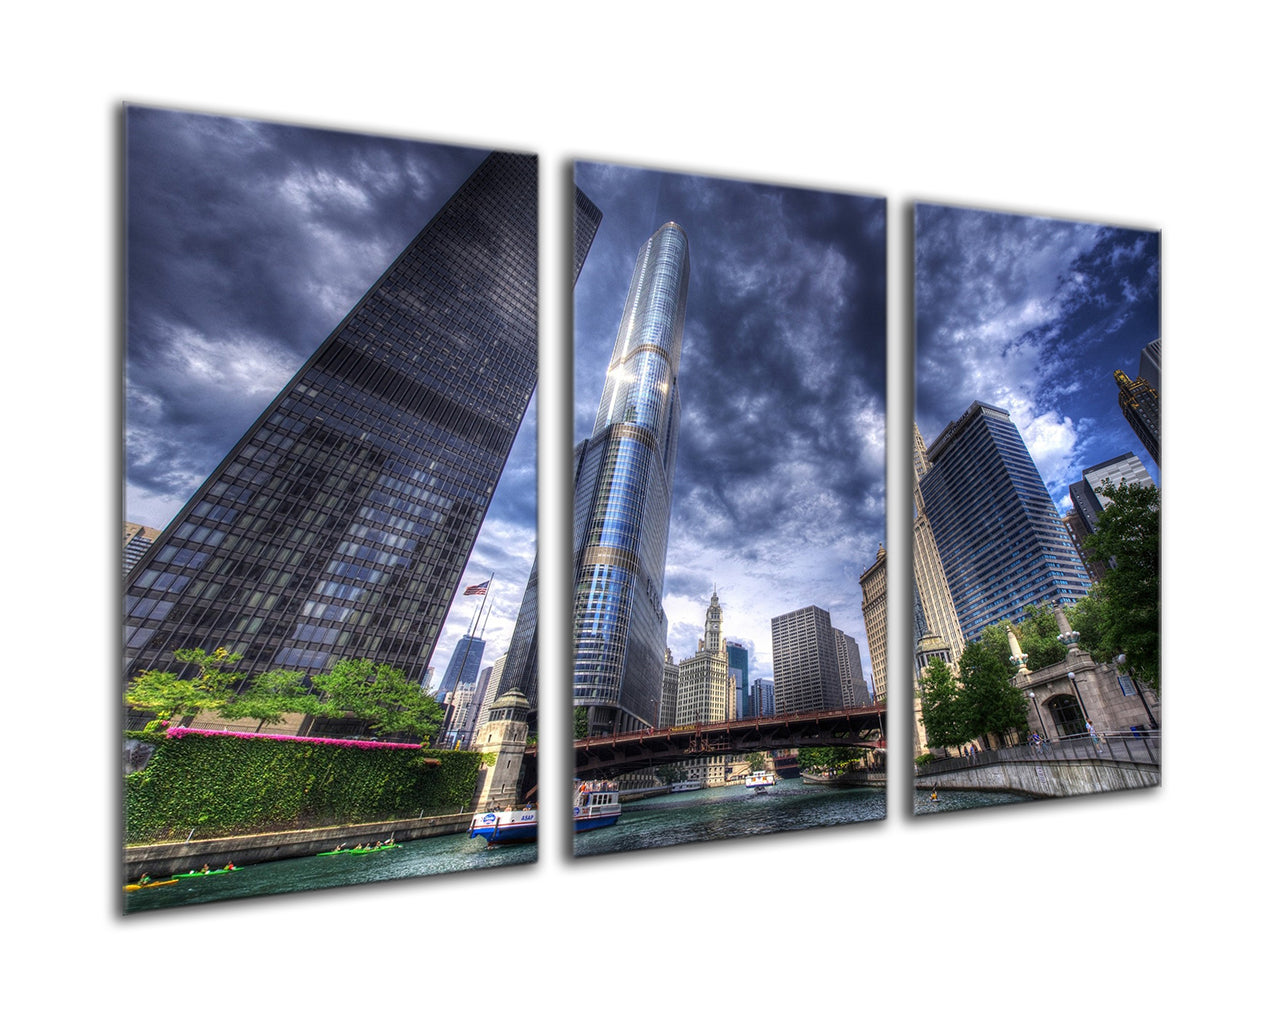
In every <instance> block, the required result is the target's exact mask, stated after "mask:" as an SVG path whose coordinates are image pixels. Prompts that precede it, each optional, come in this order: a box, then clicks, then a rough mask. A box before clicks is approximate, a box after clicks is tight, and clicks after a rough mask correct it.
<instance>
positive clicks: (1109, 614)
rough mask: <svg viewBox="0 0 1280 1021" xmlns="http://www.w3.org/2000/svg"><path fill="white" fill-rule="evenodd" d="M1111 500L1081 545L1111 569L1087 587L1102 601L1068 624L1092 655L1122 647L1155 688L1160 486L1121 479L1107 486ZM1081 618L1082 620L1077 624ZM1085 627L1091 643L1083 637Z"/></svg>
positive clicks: (1112, 653)
mask: <svg viewBox="0 0 1280 1021" xmlns="http://www.w3.org/2000/svg"><path fill="white" fill-rule="evenodd" d="M1102 492H1103V495H1104V496H1106V497H1107V498H1108V499H1109V500H1110V501H1111V503H1110V504H1109V505H1108V506H1107V507H1106V509H1105V510H1103V512H1102V513H1101V514H1100V515H1098V523H1097V525H1096V526H1095V528H1094V532H1093V534H1092V535H1091V536H1089V537H1088V538H1087V539H1085V542H1084V544H1085V550H1086V552H1087V554H1088V556H1089V558H1090V559H1091V560H1094V561H1097V562H1101V563H1105V564H1109V565H1110V570H1109V571H1108V572H1107V573H1106V575H1105V576H1104V577H1103V579H1102V580H1101V581H1100V582H1098V583H1097V584H1096V585H1094V587H1093V592H1092V593H1091V594H1092V596H1093V599H1094V601H1095V602H1096V603H1099V604H1104V605H1102V606H1090V607H1087V608H1086V610H1085V612H1084V614H1081V613H1080V611H1079V610H1077V617H1076V619H1077V620H1078V621H1080V622H1081V623H1074V624H1073V626H1074V627H1075V628H1076V630H1077V631H1079V632H1080V636H1081V644H1082V645H1084V646H1085V648H1087V649H1088V650H1089V652H1090V654H1091V655H1093V657H1094V658H1095V659H1101V660H1111V659H1114V658H1115V657H1116V655H1118V654H1119V653H1121V652H1123V653H1124V654H1125V657H1126V659H1127V661H1128V668H1129V672H1130V673H1132V674H1133V676H1134V677H1136V678H1137V679H1138V680H1140V681H1141V682H1142V683H1144V684H1146V685H1147V686H1148V687H1150V688H1151V689H1152V690H1154V691H1157V692H1158V691H1159V690H1160V490H1159V489H1157V488H1155V487H1154V486H1138V485H1130V484H1128V483H1121V484H1120V485H1119V486H1118V487H1117V486H1110V485H1108V486H1106V487H1105V488H1104V489H1103V491H1102ZM1082 624H1083V626H1082ZM1086 628H1087V629H1088V635H1089V638H1090V643H1091V644H1090V643H1086V641H1085V635H1086Z"/></svg>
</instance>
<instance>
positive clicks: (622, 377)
mask: <svg viewBox="0 0 1280 1021" xmlns="http://www.w3.org/2000/svg"><path fill="white" fill-rule="evenodd" d="M688 291H689V239H688V238H687V237H686V235H685V232H684V229H683V228H682V227H681V226H680V225H679V224H676V223H665V224H663V225H662V226H661V227H659V228H658V229H657V231H655V232H654V234H653V236H652V237H650V238H649V240H648V241H646V242H645V243H644V245H643V246H642V247H641V249H640V254H639V256H638V257H637V259H636V268H635V272H634V273H633V275H632V277H631V287H630V290H629V292H628V294H627V300H626V304H625V305H624V307H623V311H622V321H621V323H620V324H619V326H618V334H617V338H616V339H615V341H614V346H613V356H612V358H611V359H610V361H609V370H608V374H607V376H606V379H605V384H604V393H603V394H602V395H601V397H600V406H599V410H598V411H597V413H596V421H595V426H594V428H593V430H592V434H591V438H590V439H588V440H586V441H584V442H582V443H580V444H579V445H578V447H577V448H576V450H575V455H576V456H575V470H574V493H573V514H574V535H573V548H574V582H573V702H574V705H575V706H586V707H587V709H588V712H587V719H588V727H589V733H591V734H604V733H610V732H619V733H622V732H626V731H630V730H636V729H640V728H643V727H648V726H650V725H656V723H657V709H658V707H659V706H660V705H661V700H662V670H663V661H664V658H665V648H666V637H667V618H666V614H665V613H664V612H663V610H662V586H663V576H664V574H665V573H666V562H667V535H668V531H669V529H670V525H671V492H672V482H673V479H674V474H675V460H676V439H677V434H678V432H679V423H680V393H679V387H678V385H677V376H678V373H679V368H680V345H681V341H682V337H683V333H684V314H685V303H686V301H687V298H688Z"/></svg>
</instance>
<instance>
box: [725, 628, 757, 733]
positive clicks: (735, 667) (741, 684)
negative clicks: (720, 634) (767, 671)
mask: <svg viewBox="0 0 1280 1021" xmlns="http://www.w3.org/2000/svg"><path fill="white" fill-rule="evenodd" d="M724 650H725V654H726V655H727V656H728V657H729V686H730V688H731V692H730V693H731V696H732V698H733V700H734V716H735V718H737V719H739V720H745V719H746V718H747V717H748V716H750V715H751V678H750V676H749V659H748V655H747V647H746V646H745V645H743V644H742V643H741V642H725V643H724Z"/></svg>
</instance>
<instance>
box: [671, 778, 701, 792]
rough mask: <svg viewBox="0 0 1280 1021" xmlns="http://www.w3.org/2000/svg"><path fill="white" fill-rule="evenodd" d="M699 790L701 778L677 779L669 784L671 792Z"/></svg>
mask: <svg viewBox="0 0 1280 1021" xmlns="http://www.w3.org/2000/svg"><path fill="white" fill-rule="evenodd" d="M700 790H702V781H701V780H677V781H676V782H675V783H673V784H672V785H671V793H672V794H682V793H684V792H685V791H700Z"/></svg>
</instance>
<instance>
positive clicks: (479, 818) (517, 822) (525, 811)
mask: <svg viewBox="0 0 1280 1021" xmlns="http://www.w3.org/2000/svg"><path fill="white" fill-rule="evenodd" d="M467 836H468V837H477V836H479V837H484V839H485V840H487V841H488V842H489V844H490V846H492V845H494V844H532V843H533V842H534V841H535V840H537V839H538V810H537V809H536V808H533V807H532V806H529V807H527V808H517V809H512V810H510V811H506V812H477V813H476V814H475V815H473V816H472V817H471V828H470V829H468V830H467Z"/></svg>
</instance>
